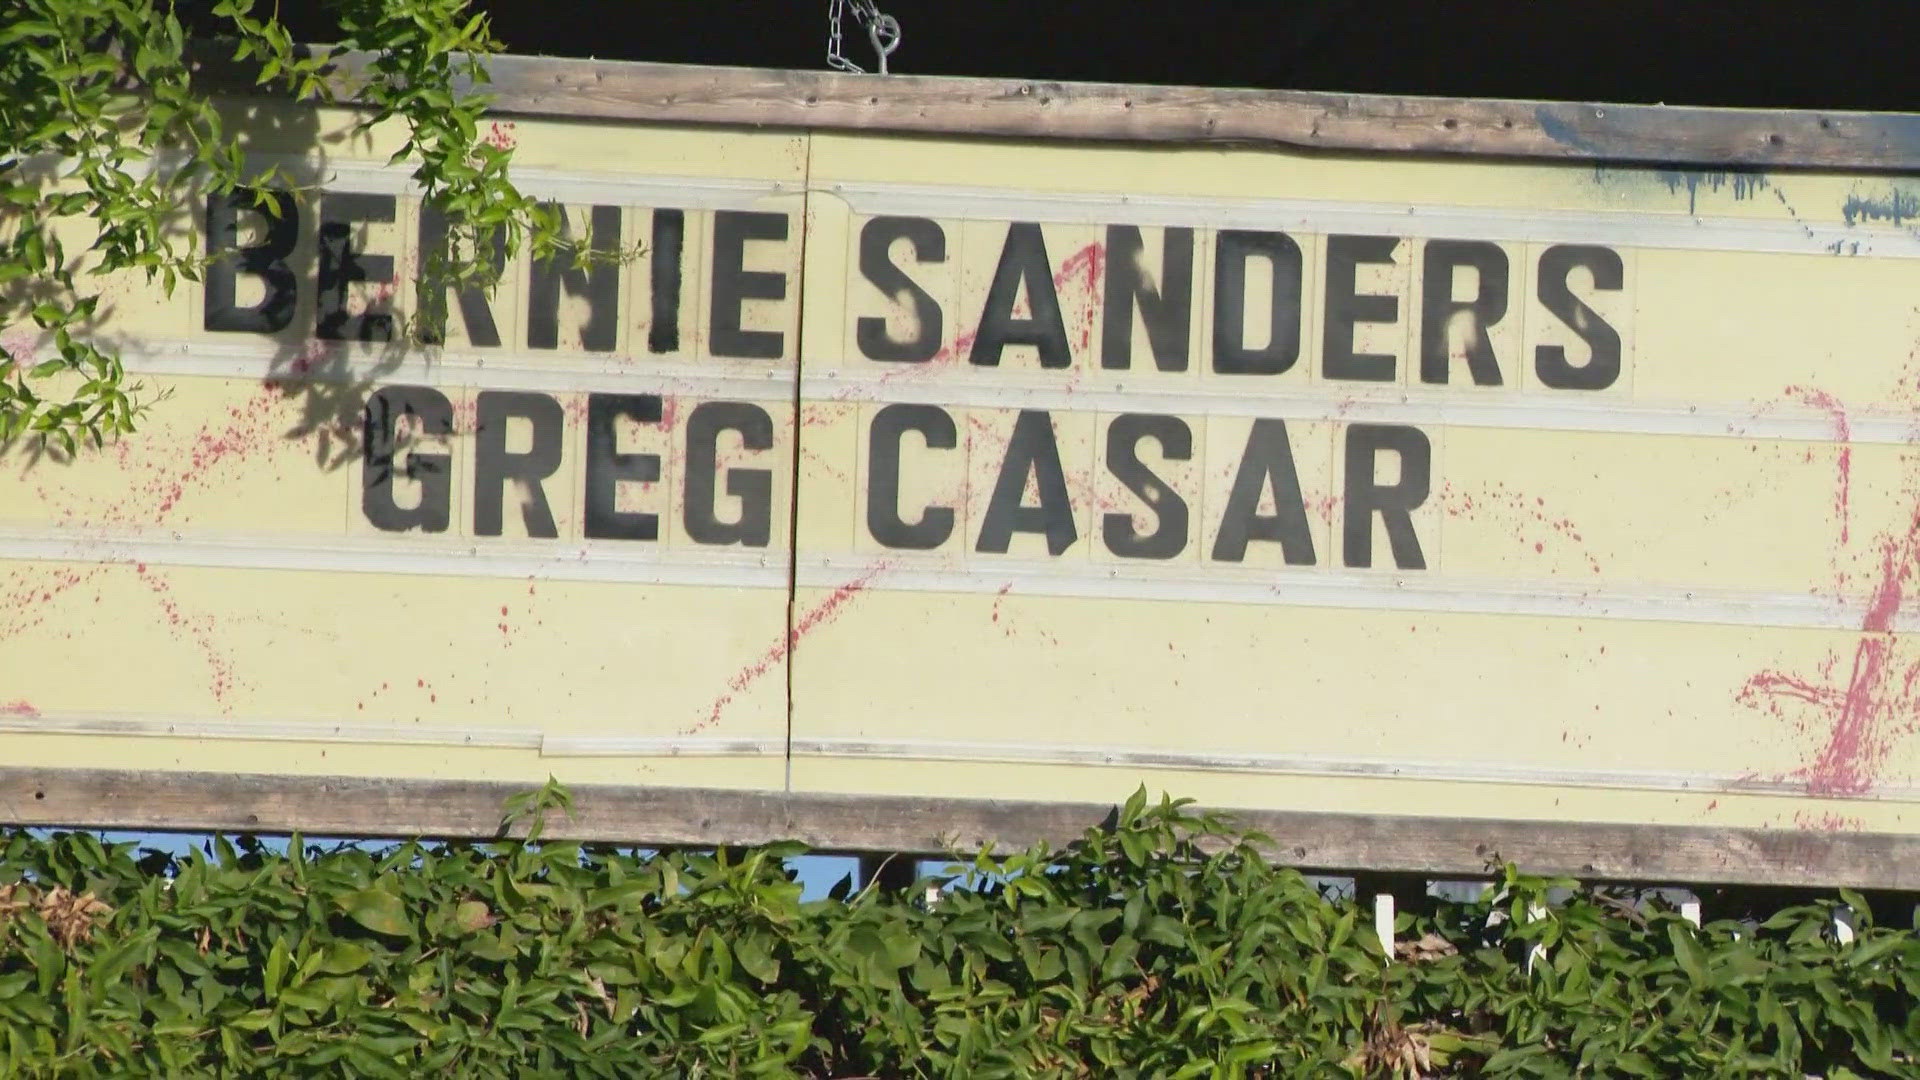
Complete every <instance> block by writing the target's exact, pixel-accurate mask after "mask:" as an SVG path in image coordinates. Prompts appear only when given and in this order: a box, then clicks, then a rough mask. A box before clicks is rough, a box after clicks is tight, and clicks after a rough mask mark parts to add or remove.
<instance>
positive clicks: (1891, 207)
mask: <svg viewBox="0 0 1920 1080" xmlns="http://www.w3.org/2000/svg"><path fill="white" fill-rule="evenodd" d="M1840 213H1841V215H1842V216H1843V217H1845V218H1846V219H1847V227H1848V228H1852V227H1853V226H1854V225H1857V224H1859V223H1860V222H1862V221H1884V222H1886V223H1887V224H1889V225H1896V226H1897V225H1904V224H1906V223H1907V222H1909V221H1913V220H1915V219H1917V218H1920V195H1916V194H1915V193H1914V192H1912V191H1907V190H1903V189H1901V188H1897V187H1893V186H1891V185H1889V186H1888V187H1887V193H1886V195H1885V196H1884V197H1876V196H1865V195H1848V196H1847V201H1846V202H1845V203H1844V204H1843V205H1842V206H1841V207H1840Z"/></svg>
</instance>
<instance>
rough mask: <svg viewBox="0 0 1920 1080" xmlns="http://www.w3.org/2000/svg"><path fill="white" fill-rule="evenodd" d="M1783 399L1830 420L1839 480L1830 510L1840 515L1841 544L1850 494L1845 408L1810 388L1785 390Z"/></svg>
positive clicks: (1850, 456)
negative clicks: (1837, 448)
mask: <svg viewBox="0 0 1920 1080" xmlns="http://www.w3.org/2000/svg"><path fill="white" fill-rule="evenodd" d="M1787 395H1788V396H1789V397H1793V398H1798V399H1799V400H1800V401H1801V403H1803V404H1805V405H1808V406H1811V407H1813V408H1816V409H1824V410H1826V413H1827V415H1828V416H1829V417H1831V418H1832V419H1833V437H1834V438H1835V439H1837V440H1839V443H1840V457H1839V460H1838V462H1837V464H1836V468H1837V469H1838V470H1839V478H1838V480H1837V482H1836V483H1835V485H1834V492H1833V509H1834V512H1835V513H1837V514H1839V515H1840V542H1841V543H1842V544H1845V543H1847V541H1848V539H1849V535H1848V534H1849V532H1850V523H1849V520H1848V518H1849V512H1848V503H1849V501H1850V498H1851V495H1852V490H1853V425H1852V424H1851V423H1850V422H1849V421H1848V419H1847V410H1846V407H1845V406H1843V405H1842V404H1841V403H1840V402H1839V400H1838V399H1836V398H1835V397H1834V396H1833V395H1832V394H1829V393H1827V392H1826V391H1824V390H1816V389H1813V388H1811V387H1805V386H1789V387H1787Z"/></svg>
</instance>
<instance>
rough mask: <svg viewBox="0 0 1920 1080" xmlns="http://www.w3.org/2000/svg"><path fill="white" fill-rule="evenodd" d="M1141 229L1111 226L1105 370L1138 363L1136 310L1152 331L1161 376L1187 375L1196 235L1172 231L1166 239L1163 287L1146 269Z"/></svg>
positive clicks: (1162, 243) (1104, 316)
mask: <svg viewBox="0 0 1920 1080" xmlns="http://www.w3.org/2000/svg"><path fill="white" fill-rule="evenodd" d="M1141 247H1142V245H1141V241H1140V230H1139V229H1138V228H1136V227H1135V226H1132V225H1109V226H1107V283H1106V295H1105V299H1104V303H1105V305H1106V307H1105V310H1104V312H1103V313H1102V315H1101V319H1102V322H1101V335H1100V366H1101V367H1104V368H1126V367H1129V366H1131V365H1132V364H1133V308H1134V305H1135V304H1136V303H1138V304H1139V306H1140V321H1141V322H1142V323H1144V324H1145V325H1146V328H1147V344H1148V345H1149V346H1150V347H1151V348H1152V349H1153V364H1154V366H1155V367H1157V368H1159V369H1160V370H1161V371H1185V370H1187V331H1188V329H1189V328H1190V327H1191V326H1192V325H1193V230H1192V229H1187V228H1173V227H1171V226H1170V227H1168V228H1167V229H1166V230H1164V233H1163V235H1162V236H1161V238H1160V267H1161V269H1160V277H1161V280H1160V287H1159V288H1157V289H1156V288H1153V287H1151V286H1149V285H1148V284H1147V283H1146V280H1145V278H1146V271H1145V270H1144V269H1143V268H1142V267H1141V265H1140V251H1141Z"/></svg>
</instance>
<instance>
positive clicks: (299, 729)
mask: <svg viewBox="0 0 1920 1080" xmlns="http://www.w3.org/2000/svg"><path fill="white" fill-rule="evenodd" d="M0 731H10V732H19V733H21V734H34V735H148V736H159V737H171V738H185V739H237V740H243V741H245V740H262V741H268V742H315V743H379V744H383V745H395V746H474V747H492V748H495V749H508V750H538V749H539V748H540V733H539V732H537V731H527V730H519V729H513V728H448V727H427V726H418V725H403V724H398V723H394V724H368V723H353V724H332V723H328V722H326V721H324V720H282V719H275V718H270V717H263V718H258V719H248V720H214V719H209V718H205V717H131V716H116V715H112V714H108V713H79V712H76V713H63V712H56V711H46V712H36V713H32V714H28V715H20V714H18V713H0Z"/></svg>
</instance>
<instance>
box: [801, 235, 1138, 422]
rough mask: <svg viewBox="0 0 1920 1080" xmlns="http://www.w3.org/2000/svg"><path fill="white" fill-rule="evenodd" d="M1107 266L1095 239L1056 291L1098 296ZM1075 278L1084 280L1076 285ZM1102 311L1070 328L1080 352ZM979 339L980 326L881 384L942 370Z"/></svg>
mask: <svg viewBox="0 0 1920 1080" xmlns="http://www.w3.org/2000/svg"><path fill="white" fill-rule="evenodd" d="M1106 265H1107V247H1106V245H1105V244H1104V243H1102V242H1100V241H1098V240H1095V241H1094V242H1092V243H1090V244H1087V245H1086V246H1084V247H1082V248H1079V249H1078V250H1076V251H1074V253H1073V254H1071V255H1069V256H1067V258H1066V260H1065V261H1063V262H1062V263H1061V264H1060V269H1059V270H1058V271H1056V272H1055V273H1054V275H1053V289H1054V292H1055V293H1056V294H1058V293H1060V292H1061V291H1063V290H1066V289H1069V288H1075V287H1078V288H1084V289H1085V290H1086V291H1087V293H1086V294H1087V296H1088V297H1089V298H1090V299H1091V298H1093V297H1095V296H1096V295H1097V292H1096V290H1098V289H1099V288H1100V286H1101V282H1102V281H1103V280H1104V279H1103V277H1102V275H1103V274H1104V272H1105V269H1106ZM1075 278H1079V279H1081V280H1080V281H1079V282H1076V281H1075ZM1099 311H1100V308H1099V305H1098V304H1096V303H1089V304H1088V305H1087V308H1086V311H1084V312H1083V313H1081V316H1080V318H1079V319H1078V320H1077V321H1076V326H1073V327H1069V328H1068V331H1067V332H1068V333H1069V334H1072V333H1073V331H1074V330H1075V329H1078V330H1079V337H1080V349H1081V350H1082V351H1083V352H1084V351H1086V350H1087V349H1090V348H1091V347H1092V345H1093V328H1094V326H1095V325H1096V324H1097V323H1098V321H1099V317H1100V316H1099ZM979 336H980V333H979V328H978V327H975V328H974V329H972V330H968V331H966V332H965V333H962V334H960V335H959V336H957V337H955V338H954V339H953V341H952V342H951V343H950V344H948V345H946V346H944V347H942V348H941V349H940V351H939V352H936V353H934V354H933V356H932V357H930V358H929V359H927V360H926V362H924V363H919V364H895V365H893V366H892V367H890V368H889V369H888V370H886V371H885V372H883V373H882V374H881V376H880V378H879V380H878V381H879V382H882V383H888V382H892V381H893V380H895V379H899V378H904V377H908V376H911V375H913V374H914V373H916V372H921V371H926V370H929V369H931V368H934V367H938V366H939V365H941V364H949V363H952V362H954V361H955V360H957V359H958V358H959V357H960V356H962V355H963V354H965V353H967V352H969V351H971V350H972V348H973V343H974V341H975V340H976V339H978V338H979ZM1079 369H1080V366H1079V365H1076V366H1075V368H1074V369H1073V370H1074V371H1076V372H1077V371H1078V370H1079ZM853 392H854V391H853V388H851V387H849V388H847V389H846V390H843V391H841V392H840V395H839V397H840V400H845V399H846V398H847V396H848V395H850V394H852V393H853Z"/></svg>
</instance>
